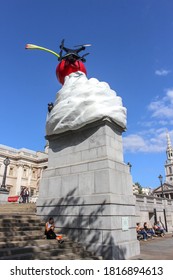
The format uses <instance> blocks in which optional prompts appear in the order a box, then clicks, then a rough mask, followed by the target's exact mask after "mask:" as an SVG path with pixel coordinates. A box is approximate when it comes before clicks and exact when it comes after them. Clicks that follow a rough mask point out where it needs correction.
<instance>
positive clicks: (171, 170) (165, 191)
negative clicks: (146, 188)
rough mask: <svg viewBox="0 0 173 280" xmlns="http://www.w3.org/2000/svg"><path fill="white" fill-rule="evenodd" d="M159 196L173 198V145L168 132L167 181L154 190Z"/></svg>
mask: <svg viewBox="0 0 173 280" xmlns="http://www.w3.org/2000/svg"><path fill="white" fill-rule="evenodd" d="M153 194H154V195H155V196H157V197H164V198H168V199H173V147H172V144H171V139H170V135H169V133H167V148H166V162H165V182H163V183H162V182H161V184H160V186H159V187H158V188H156V189H155V190H154V191H153Z"/></svg>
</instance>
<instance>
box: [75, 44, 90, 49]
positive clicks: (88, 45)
mask: <svg viewBox="0 0 173 280" xmlns="http://www.w3.org/2000/svg"><path fill="white" fill-rule="evenodd" d="M74 47H75V48H77V47H91V44H84V45H76V46H74Z"/></svg>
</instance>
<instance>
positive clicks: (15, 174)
mask: <svg viewBox="0 0 173 280" xmlns="http://www.w3.org/2000/svg"><path fill="white" fill-rule="evenodd" d="M6 158H8V159H9V160H10V163H9V165H8V166H7V168H6V181H5V186H6V188H7V190H9V196H16V195H19V194H20V192H21V189H22V188H23V187H28V189H29V191H30V195H31V196H32V195H35V194H38V192H39V181H40V179H41V177H42V172H43V170H44V169H45V168H47V162H48V155H47V152H46V150H45V151H43V152H35V151H32V150H28V149H25V148H22V149H14V148H12V147H8V146H5V145H0V187H1V186H2V182H3V177H4V172H5V164H4V160H5V159H6Z"/></svg>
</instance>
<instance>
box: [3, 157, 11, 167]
mask: <svg viewBox="0 0 173 280" xmlns="http://www.w3.org/2000/svg"><path fill="white" fill-rule="evenodd" d="M4 164H5V165H6V166H7V165H9V164H10V160H9V158H8V157H7V158H5V159H4Z"/></svg>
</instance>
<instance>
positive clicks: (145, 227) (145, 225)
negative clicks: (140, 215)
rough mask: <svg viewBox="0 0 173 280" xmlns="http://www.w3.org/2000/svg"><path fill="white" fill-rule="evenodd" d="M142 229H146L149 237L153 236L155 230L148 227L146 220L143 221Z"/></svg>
mask: <svg viewBox="0 0 173 280" xmlns="http://www.w3.org/2000/svg"><path fill="white" fill-rule="evenodd" d="M144 230H145V231H146V233H147V235H148V237H151V238H152V239H153V236H156V234H155V230H154V229H153V228H151V227H149V225H148V223H147V222H145V223H144Z"/></svg>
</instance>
